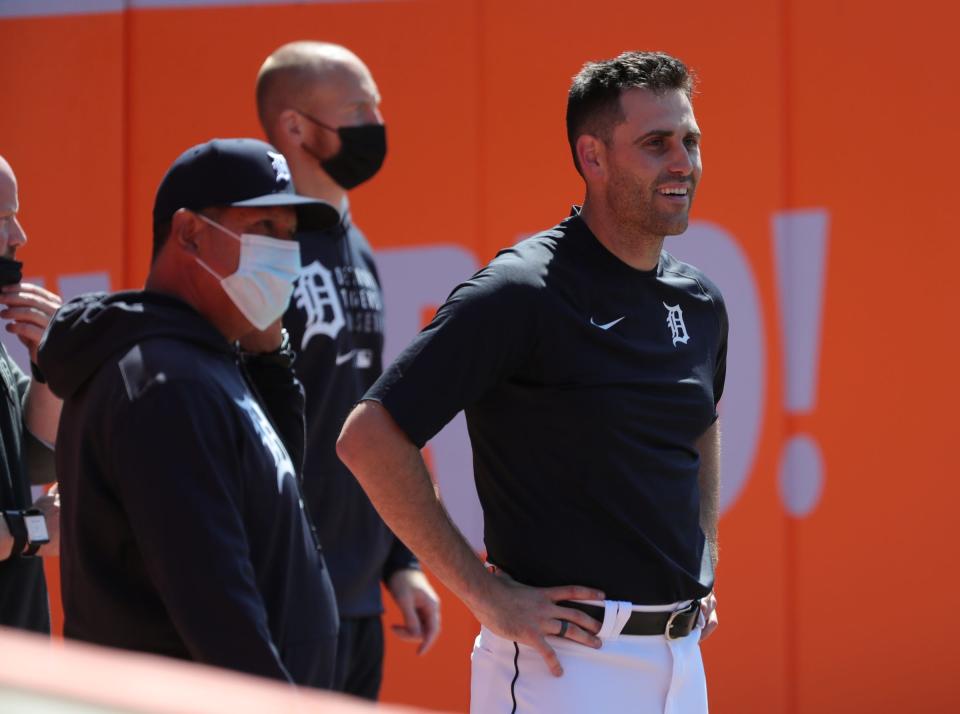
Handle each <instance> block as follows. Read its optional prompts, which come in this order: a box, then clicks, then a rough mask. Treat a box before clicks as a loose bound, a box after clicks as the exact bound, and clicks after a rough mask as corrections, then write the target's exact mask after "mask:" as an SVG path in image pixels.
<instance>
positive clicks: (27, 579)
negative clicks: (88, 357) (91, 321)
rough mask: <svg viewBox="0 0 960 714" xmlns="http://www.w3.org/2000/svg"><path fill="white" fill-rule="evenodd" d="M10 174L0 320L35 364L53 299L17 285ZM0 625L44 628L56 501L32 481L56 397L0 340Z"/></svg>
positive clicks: (1, 176) (49, 435)
mask: <svg viewBox="0 0 960 714" xmlns="http://www.w3.org/2000/svg"><path fill="white" fill-rule="evenodd" d="M19 210H20V201H19V197H18V195H17V178H16V176H15V175H14V173H13V169H12V168H11V167H10V164H9V163H7V161H6V159H4V158H3V157H2V156H0V305H2V306H3V307H2V310H0V319H3V320H9V321H10V322H8V323H7V326H6V329H7V332H10V333H12V334H14V335H16V336H17V338H18V339H19V340H20V341H21V342H22V343H23V344H24V345H25V346H26V348H27V351H28V352H29V354H30V362H31V364H35V363H36V361H37V345H38V344H39V343H40V337H41V336H42V335H43V330H44V328H46V326H47V323H48V322H50V318H51V317H52V316H53V313H54V312H55V311H56V310H57V308H58V307H60V302H61V301H60V298H59V297H58V296H57V295H54V294H53V293H52V292H50V291H49V290H44V289H43V288H41V287H40V286H38V285H32V284H30V283H24V282H22V268H23V263H21V262H20V261H18V260H17V259H16V255H17V251H18V250H19V249H20V248H21V247H22V246H23V245H24V244H26V242H27V235H26V233H24V232H23V228H22V227H21V226H20V221H19V220H18V219H17V212H18V211H19ZM0 382H2V384H0V387H2V389H3V391H4V392H5V393H6V396H7V399H5V400H3V401H4V405H5V406H4V407H3V408H2V409H0V441H2V444H0V510H2V511H3V514H2V517H0V625H4V626H7V627H18V628H21V629H24V630H32V631H34V632H43V633H48V632H50V607H49V604H48V602H47V586H46V581H45V580H44V576H43V561H42V559H41V558H40V557H39V556H44V555H56V554H57V552H58V548H59V543H60V525H59V524H60V502H59V498H58V496H57V494H56V489H55V488H54V489H52V490H51V491H50V493H48V494H47V495H44V496H41V497H40V498H38V499H37V500H36V501H34V500H33V497H32V495H31V488H30V487H31V485H32V484H34V485H40V484H48V483H51V482H53V481H54V480H55V478H56V477H55V476H54V465H53V445H54V444H55V443H56V440H57V422H58V421H59V420H60V407H61V402H60V400H59V399H57V398H56V397H55V396H54V395H53V393H52V392H51V391H50V389H49V388H48V387H47V385H46V384H44V383H43V380H42V378H41V379H38V375H37V374H36V372H35V373H34V376H33V377H32V378H31V377H28V376H27V375H26V374H24V372H23V371H22V370H21V369H20V367H18V366H17V364H16V363H15V362H14V361H13V360H12V359H11V358H10V355H9V353H8V352H7V350H6V348H5V347H4V346H3V345H2V344H0Z"/></svg>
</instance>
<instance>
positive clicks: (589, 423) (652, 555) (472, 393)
mask: <svg viewBox="0 0 960 714" xmlns="http://www.w3.org/2000/svg"><path fill="white" fill-rule="evenodd" d="M726 351H727V314H726V309H725V307H724V303H723V298H722V296H721V294H720V291H719V290H718V289H717V287H716V286H715V285H714V284H713V283H711V282H710V281H709V280H708V279H707V278H706V276H704V274H703V273H702V272H700V271H699V270H697V269H696V268H694V267H692V266H690V265H687V264H685V263H682V262H680V261H679V260H676V259H675V258H673V257H672V256H671V255H670V254H669V253H667V252H666V251H664V252H663V253H662V254H661V257H660V261H659V264H658V265H657V266H656V268H655V269H653V270H650V271H643V270H636V269H634V268H631V267H630V266H628V265H627V264H626V263H624V262H622V261H621V260H619V259H618V258H616V257H615V256H614V255H613V254H612V253H610V252H609V251H608V250H607V249H606V248H605V247H604V246H603V245H602V244H601V243H600V242H599V241H598V240H597V239H596V237H595V236H594V235H593V234H592V233H591V232H590V230H589V228H588V227H587V226H586V224H585V223H584V222H583V220H582V219H581V218H580V217H579V215H578V212H577V211H575V212H574V214H573V215H572V216H571V217H569V218H567V219H566V220H565V221H563V222H562V223H560V224H559V225H558V226H556V227H555V228H552V229H550V230H548V231H545V232H543V233H540V234H538V235H535V236H533V237H532V238H529V239H527V240H524V241H522V242H520V243H518V244H517V245H516V246H514V247H513V248H510V249H508V250H505V251H502V252H501V253H500V254H498V255H497V257H496V258H494V260H493V261H492V262H491V263H490V264H489V265H487V266H486V267H485V268H483V269H482V270H480V271H479V272H478V273H477V274H476V275H474V276H473V277H472V278H471V279H470V280H468V281H467V282H465V283H463V284H461V285H459V286H458V287H457V288H456V289H455V290H454V291H453V293H452V294H451V295H450V297H449V298H448V300H447V302H446V303H445V304H444V305H443V306H442V307H441V308H440V309H439V310H438V312H437V315H436V317H435V318H434V319H433V321H432V322H431V323H430V324H429V325H428V326H427V327H426V328H425V329H424V330H423V331H422V332H421V333H420V335H418V336H417V338H416V339H415V340H414V341H413V343H412V344H411V345H410V346H409V347H408V348H407V349H406V350H405V351H404V352H403V353H402V354H401V355H400V356H399V357H398V358H397V360H396V362H394V363H393V364H392V365H390V366H389V367H388V368H387V369H386V371H385V372H384V374H383V376H382V377H381V378H380V379H379V380H378V381H377V382H376V384H374V385H373V387H372V388H371V389H370V391H369V392H368V393H367V394H366V396H365V399H368V400H373V401H377V402H380V403H381V404H382V405H383V406H384V407H385V408H386V409H387V410H388V411H389V412H390V414H391V416H392V417H393V418H394V420H395V421H396V422H397V424H398V425H399V426H400V428H401V429H402V430H403V431H404V432H405V433H406V434H407V436H408V437H409V438H410V440H411V441H412V442H413V443H414V444H416V445H417V446H423V445H424V444H425V443H426V442H427V441H428V440H429V439H430V438H432V437H433V436H434V435H435V434H436V433H437V432H438V431H439V430H440V429H441V428H442V427H443V426H444V425H445V424H446V423H447V422H448V421H450V419H452V418H453V416H454V415H455V414H456V413H457V412H459V411H460V410H464V411H465V414H466V418H467V425H468V429H469V433H470V440H471V444H472V447H473V452H474V477H475V479H476V484H477V490H478V493H479V496H480V502H481V505H482V506H483V512H484V531H485V535H484V537H485V543H486V546H487V550H488V559H489V560H490V561H491V562H492V563H495V564H496V565H498V566H500V567H501V568H503V569H504V570H505V571H506V572H508V573H510V574H511V575H512V576H513V577H514V578H516V579H517V580H519V581H520V582H523V583H526V584H529V585H535V586H554V585H568V584H582V585H587V586H592V587H598V588H601V589H602V590H604V592H605V593H606V595H607V597H608V598H610V599H614V600H627V601H630V602H635V603H644V604H658V603H672V602H676V601H679V600H685V599H688V598H697V597H703V596H705V595H707V594H708V593H709V592H710V590H711V588H712V586H713V570H712V566H711V563H710V557H709V552H708V548H707V547H706V542H705V537H704V534H703V532H702V530H701V528H700V525H699V516H700V498H699V486H698V472H699V467H700V456H699V454H698V452H697V449H696V447H695V442H696V440H697V439H698V438H699V437H700V436H701V435H702V434H703V433H704V432H705V431H706V429H707V428H709V427H710V426H711V425H712V424H713V422H714V421H715V420H716V418H717V411H716V407H717V402H718V401H719V399H720V396H721V394H722V392H723V383H724V377H725V372H726Z"/></svg>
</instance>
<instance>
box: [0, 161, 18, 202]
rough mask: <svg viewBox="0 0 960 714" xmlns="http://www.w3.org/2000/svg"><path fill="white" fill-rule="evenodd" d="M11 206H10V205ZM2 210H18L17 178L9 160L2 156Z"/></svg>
mask: <svg viewBox="0 0 960 714" xmlns="http://www.w3.org/2000/svg"><path fill="white" fill-rule="evenodd" d="M8 204H9V205H8ZM0 210H13V211H14V212H16V210H17V177H16V175H15V174H14V173H13V168H12V167H11V166H10V164H9V163H7V160H6V159H5V158H3V157H2V156H0Z"/></svg>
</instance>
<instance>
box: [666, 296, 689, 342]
mask: <svg viewBox="0 0 960 714" xmlns="http://www.w3.org/2000/svg"><path fill="white" fill-rule="evenodd" d="M663 306H664V307H665V308H667V326H668V327H669V328H670V335H671V337H673V346H674V347H676V346H677V343H678V342H682V343H683V344H687V342H689V341H690V335H689V334H688V333H687V326H686V324H684V322H683V310H681V309H680V306H679V305H667V303H663Z"/></svg>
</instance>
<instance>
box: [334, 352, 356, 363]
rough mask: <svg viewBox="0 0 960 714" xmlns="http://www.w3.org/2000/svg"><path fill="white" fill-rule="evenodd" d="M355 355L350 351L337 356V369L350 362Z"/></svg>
mask: <svg viewBox="0 0 960 714" xmlns="http://www.w3.org/2000/svg"><path fill="white" fill-rule="evenodd" d="M356 353H357V351H356V350H350V351H349V352H345V353H344V354H342V355H337V367H339V366H340V365H342V364H346V363H347V362H349V361H350V360H352V359H353V356H354V355H355V354H356Z"/></svg>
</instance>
